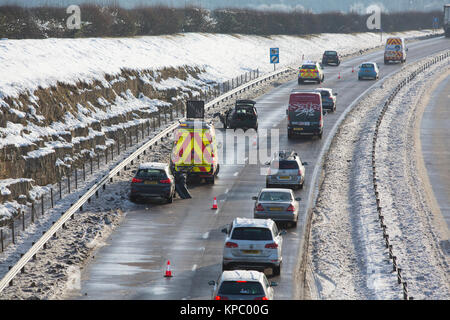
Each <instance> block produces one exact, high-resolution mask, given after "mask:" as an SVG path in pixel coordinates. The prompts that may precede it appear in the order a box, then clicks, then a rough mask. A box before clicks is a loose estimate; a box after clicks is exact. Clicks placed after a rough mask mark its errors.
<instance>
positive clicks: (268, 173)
mask: <svg viewBox="0 0 450 320" xmlns="http://www.w3.org/2000/svg"><path fill="white" fill-rule="evenodd" d="M271 174H272V170H271V169H270V168H269V170H267V175H268V176H270V175H271Z"/></svg>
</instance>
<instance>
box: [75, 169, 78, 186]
mask: <svg viewBox="0 0 450 320" xmlns="http://www.w3.org/2000/svg"><path fill="white" fill-rule="evenodd" d="M77 189H78V169H77V168H75V190H77Z"/></svg>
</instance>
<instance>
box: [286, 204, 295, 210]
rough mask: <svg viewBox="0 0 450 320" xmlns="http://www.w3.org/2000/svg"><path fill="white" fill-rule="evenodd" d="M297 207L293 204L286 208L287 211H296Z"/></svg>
mask: <svg viewBox="0 0 450 320" xmlns="http://www.w3.org/2000/svg"><path fill="white" fill-rule="evenodd" d="M294 210H295V208H294V206H293V205H292V204H290V205H289V207H288V208H287V209H286V211H294Z"/></svg>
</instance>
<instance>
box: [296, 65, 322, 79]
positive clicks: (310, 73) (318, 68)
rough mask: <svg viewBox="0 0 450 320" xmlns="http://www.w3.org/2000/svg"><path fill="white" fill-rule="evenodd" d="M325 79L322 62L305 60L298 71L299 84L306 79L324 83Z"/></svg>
mask: <svg viewBox="0 0 450 320" xmlns="http://www.w3.org/2000/svg"><path fill="white" fill-rule="evenodd" d="M324 80H325V74H324V72H323V68H322V64H321V63H318V62H315V61H305V62H303V64H302V66H301V67H300V70H299V73H298V84H302V83H304V82H305V81H315V82H317V83H322V82H323V81H324Z"/></svg>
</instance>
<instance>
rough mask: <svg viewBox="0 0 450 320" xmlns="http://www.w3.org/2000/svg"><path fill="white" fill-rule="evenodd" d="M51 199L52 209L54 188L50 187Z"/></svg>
mask: <svg viewBox="0 0 450 320" xmlns="http://www.w3.org/2000/svg"><path fill="white" fill-rule="evenodd" d="M50 201H51V204H52V209H53V188H50Z"/></svg>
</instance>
